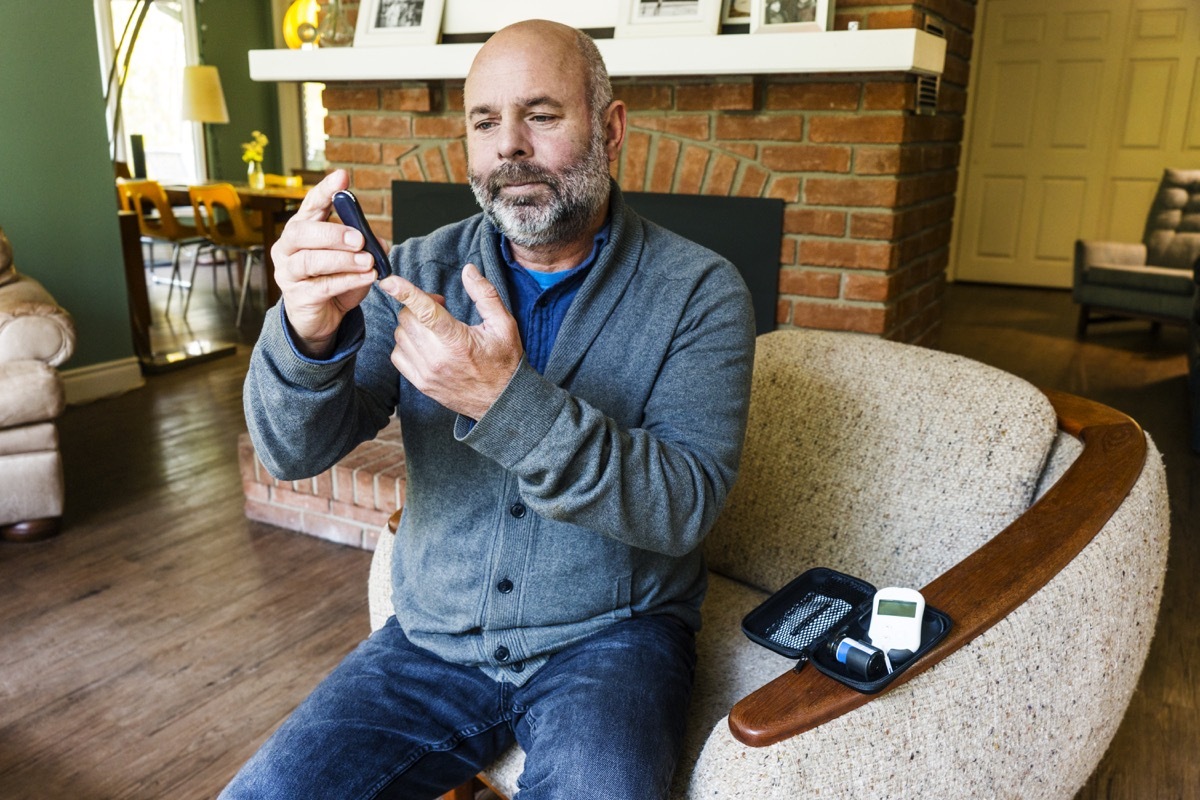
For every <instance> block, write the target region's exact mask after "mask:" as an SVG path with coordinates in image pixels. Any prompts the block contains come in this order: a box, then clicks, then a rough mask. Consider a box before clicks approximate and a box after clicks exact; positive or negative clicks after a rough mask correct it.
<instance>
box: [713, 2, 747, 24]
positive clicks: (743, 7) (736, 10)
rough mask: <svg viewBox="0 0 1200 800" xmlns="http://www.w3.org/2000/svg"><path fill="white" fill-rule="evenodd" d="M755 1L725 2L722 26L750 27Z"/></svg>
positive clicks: (722, 8)
mask: <svg viewBox="0 0 1200 800" xmlns="http://www.w3.org/2000/svg"><path fill="white" fill-rule="evenodd" d="M753 5H754V0H724V2H722V4H721V24H722V25H749V24H750V16H751V14H752V13H753V10H752V6H753Z"/></svg>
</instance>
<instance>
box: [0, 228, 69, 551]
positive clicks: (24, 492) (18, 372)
mask: <svg viewBox="0 0 1200 800" xmlns="http://www.w3.org/2000/svg"><path fill="white" fill-rule="evenodd" d="M74 350H75V326H74V323H73V322H72V321H71V317H70V315H69V314H68V313H67V312H66V311H64V310H63V309H62V308H60V307H59V306H58V304H57V303H55V302H54V298H53V297H51V296H50V293H49V292H47V291H46V290H45V288H43V287H42V285H41V284H40V283H38V282H37V281H35V280H34V279H32V278H30V277H28V276H27V275H22V274H20V273H19V272H17V270H16V268H15V266H14V264H13V253H12V245H11V244H10V243H9V241H8V238H7V237H6V236H5V235H4V231H3V229H0V538H3V539H5V540H8V541H32V540H36V539H44V538H46V537H48V536H53V535H54V534H55V533H57V532H58V528H59V520H60V518H61V517H62V512H63V475H62V459H61V457H60V455H59V451H58V432H57V430H56V429H55V427H54V419H55V418H56V417H57V416H58V415H59V414H61V413H62V411H63V407H64V399H63V387H62V380H61V379H60V378H59V375H58V372H57V370H55V367H57V366H58V365H60V364H62V363H63V362H64V361H66V360H67V359H68V358H70V357H71V353H72V352H74Z"/></svg>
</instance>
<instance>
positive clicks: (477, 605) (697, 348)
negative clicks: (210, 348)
mask: <svg viewBox="0 0 1200 800" xmlns="http://www.w3.org/2000/svg"><path fill="white" fill-rule="evenodd" d="M467 262H472V263H474V264H476V265H477V266H479V267H480V269H481V270H482V271H483V274H484V275H485V276H486V277H487V279H488V280H489V281H491V282H492V284H493V285H495V286H496V287H497V289H498V291H499V292H500V295H501V297H502V298H503V299H504V301H505V304H506V305H509V307H511V304H510V303H509V297H508V286H507V281H506V277H505V270H506V269H507V267H506V265H505V264H504V261H503V259H502V258H501V255H500V247H499V238H498V235H497V234H496V232H495V230H494V229H493V228H492V226H491V225H490V224H488V223H487V222H486V220H485V219H484V218H483V216H482V215H476V216H474V217H472V218H470V219H467V220H465V221H463V222H460V223H457V224H454V225H450V226H447V227H445V228H442V229H440V230H438V231H435V232H434V233H432V234H430V235H429V236H425V237H421V238H416V239H411V240H409V241H407V242H405V243H404V244H402V245H400V246H398V247H395V248H393V249H392V252H391V264H392V269H393V270H394V271H395V272H397V273H399V274H401V275H404V276H405V277H407V278H409V279H410V280H412V281H413V282H414V283H415V284H416V285H418V286H420V287H421V288H423V289H425V290H426V291H429V292H437V293H440V294H442V295H444V296H445V298H446V307H447V308H448V309H449V310H450V312H451V313H452V314H453V315H454V316H455V317H456V318H458V319H461V320H465V321H467V322H469V323H470V324H475V323H478V322H479V316H478V314H477V313H476V312H475V309H474V306H473V305H472V303H471V301H470V298H469V297H468V296H467V294H466V291H465V290H464V289H463V286H462V282H461V278H460V270H461V268H462V265H463V264H465V263H467ZM360 308H361V317H360V316H359V315H358V312H357V311H356V312H354V313H352V314H351V315H349V316H348V317H347V320H346V322H345V323H344V324H343V329H344V332H345V336H344V338H346V339H348V340H349V344H343V345H341V346H342V348H343V349H344V350H346V351H348V352H347V353H346V354H344V355H343V356H342V357H340V358H336V359H334V360H332V361H328V362H316V361H311V360H308V359H305V358H303V357H301V356H300V355H299V354H297V353H296V351H295V350H294V348H293V347H292V346H291V345H290V343H289V340H288V337H287V334H286V332H285V330H284V326H283V324H282V323H281V317H280V315H279V312H278V310H274V311H273V312H272V313H271V314H270V315H269V316H268V318H267V320H266V322H265V323H264V326H263V333H262V335H261V337H260V338H259V341H258V344H257V345H256V346H255V349H254V354H253V357H252V359H251V365H250V372H249V374H248V376H247V379H246V389H245V407H246V418H247V422H248V424H249V427H250V432H251V435H252V436H253V439H254V444H255V448H256V449H257V451H258V454H259V456H260V457H261V458H262V460H263V462H264V463H265V464H266V466H267V467H268V469H269V470H270V471H271V473H272V474H273V475H275V476H276V477H278V478H281V479H296V478H300V477H306V476H311V475H315V474H317V473H320V472H322V471H323V470H325V469H327V468H329V467H330V466H331V465H333V464H334V463H336V462H337V461H338V460H339V459H340V458H342V457H343V456H344V455H346V454H347V453H348V452H349V451H350V450H352V449H353V448H354V447H355V446H357V445H358V444H359V443H360V442H362V441H365V440H367V439H370V438H372V437H373V436H374V435H375V434H376V433H377V432H378V430H379V429H380V428H382V427H383V426H384V425H385V424H386V423H387V421H388V418H389V417H390V416H391V415H392V414H393V413H395V412H396V411H397V410H398V413H399V415H400V420H401V428H402V431H403V435H404V446H405V453H406V457H407V492H406V495H407V496H406V500H405V504H404V513H403V516H402V519H401V523H400V528H399V530H398V531H397V534H396V536H397V540H396V551H395V552H396V556H395V559H394V567H393V573H394V574H393V583H394V595H393V604H394V607H395V611H396V617H397V619H398V621H399V623H400V625H401V626H402V628H403V630H404V631H405V633H406V634H407V636H408V637H409V638H410V639H411V640H412V641H413V642H414V643H415V644H418V645H419V646H421V647H424V648H426V649H428V650H431V651H433V652H434V653H437V654H438V655H440V656H442V657H443V658H446V659H448V660H451V661H455V662H458V663H463V664H474V665H478V666H479V667H480V668H482V669H484V670H485V671H486V672H487V673H488V674H490V675H491V676H492V677H494V678H496V679H498V680H507V681H510V682H513V683H518V684H519V683H523V682H524V680H526V679H527V678H528V677H529V675H531V674H532V673H533V672H534V671H535V670H536V669H537V668H538V667H539V666H541V664H542V663H544V661H545V659H546V657H547V656H548V655H549V654H551V653H553V652H554V651H556V650H558V649H561V648H562V647H564V646H566V645H568V644H570V643H572V642H575V641H577V640H579V639H581V638H583V637H585V636H587V635H588V634H590V633H593V632H595V631H597V630H600V629H601V628H603V627H604V626H606V625H608V624H610V623H612V622H613V621H615V620H619V619H622V618H625V617H629V616H632V615H635V614H662V613H666V614H672V615H675V616H676V617H678V618H679V619H681V620H682V621H683V622H684V623H685V624H687V625H689V626H691V627H693V628H696V629H698V628H699V624H700V615H699V608H700V603H701V600H702V599H703V595H704V589H705V572H704V565H703V558H702V556H701V553H700V550H699V545H700V542H701V540H702V539H703V538H704V536H705V534H706V533H707V532H708V531H709V529H710V528H711V527H712V524H713V521H714V520H715V518H716V516H717V514H718V513H719V511H720V510H721V507H722V505H723V504H724V502H725V498H726V496H727V494H728V492H729V489H730V487H731V486H732V485H733V481H734V478H735V476H736V473H737V465H738V460H739V458H740V455H741V447H742V438H743V434H744V432H745V425H746V413H747V405H748V402H749V390H750V372H751V368H752V364H753V351H754V318H753V311H752V308H751V305H750V298H749V294H748V292H747V291H746V288H745V285H744V283H743V282H742V280H741V277H740V276H739V275H738V273H737V270H736V269H735V268H734V267H733V265H732V264H730V263H729V262H728V261H726V260H724V259H722V258H720V257H719V256H717V255H716V254H714V253H712V252H710V251H708V250H705V249H704V248H702V247H700V246H698V245H696V244H694V243H692V242H690V241H688V240H686V239H683V238H681V237H679V236H677V235H675V234H673V233H671V232H669V231H667V230H665V229H664V228H662V227H659V226H657V225H655V224H653V223H651V222H649V221H647V220H644V219H642V218H641V217H639V216H638V215H637V214H635V213H634V212H633V211H632V210H631V209H629V208H628V207H626V206H625V204H624V201H623V199H622V198H621V194H620V191H619V190H618V189H616V187H615V186H614V188H613V197H612V236H611V238H610V240H609V242H608V244H607V245H606V246H605V248H604V249H603V250H602V251H601V253H600V256H599V258H598V260H597V262H596V264H595V265H594V266H593V267H592V268H591V271H590V274H589V275H588V276H587V278H586V279H585V281H584V283H583V285H582V286H581V287H580V290H579V293H578V295H577V296H576V297H575V300H574V302H573V303H572V305H571V307H570V309H569V310H568V312H567V315H566V318H565V319H564V320H563V323H562V327H561V329H560V332H559V335H558V339H557V341H556V342H555V345H554V349H553V351H552V353H551V356H550V361H549V363H548V364H547V367H546V371H545V375H544V376H543V375H539V374H538V373H537V372H536V371H535V370H534V369H533V368H531V367H530V366H529V365H528V363H527V362H524V361H523V362H522V364H521V365H520V367H518V369H517V372H516V373H515V374H514V375H513V377H512V379H511V380H510V382H509V384H508V386H507V387H506V389H505V390H504V392H503V394H502V395H501V396H500V398H499V400H498V401H497V402H496V403H495V404H494V405H493V406H492V408H491V409H490V410H489V411H488V412H487V413H486V414H485V415H484V416H483V418H482V419H480V420H478V421H477V422H475V421H472V420H468V419H465V418H462V417H458V416H456V415H455V414H454V413H452V412H450V411H449V410H447V409H446V408H444V407H443V406H441V405H439V404H437V403H435V402H433V401H432V400H430V399H429V398H428V397H425V396H424V395H422V394H421V393H419V392H418V391H417V390H416V389H414V388H413V387H412V385H411V384H409V383H408V382H407V381H406V380H404V379H403V377H401V376H400V375H399V374H398V373H397V371H396V369H395V367H394V366H393V365H392V364H391V362H390V361H389V359H388V356H389V353H390V351H391V348H392V345H393V340H392V331H393V329H394V328H395V319H396V313H397V309H398V306H397V304H396V303H395V301H393V300H392V298H390V297H389V296H387V295H386V294H385V293H383V292H382V291H380V290H379V289H378V288H376V289H374V290H373V291H372V292H371V293H370V295H369V296H368V297H367V299H366V300H365V301H364V302H363V304H362V306H361V307H360ZM364 324H365V337H363V336H362V334H361V330H362V328H361V326H362V325H364ZM356 330H357V331H358V334H357V337H358V339H359V341H355V336H356V333H355V332H356Z"/></svg>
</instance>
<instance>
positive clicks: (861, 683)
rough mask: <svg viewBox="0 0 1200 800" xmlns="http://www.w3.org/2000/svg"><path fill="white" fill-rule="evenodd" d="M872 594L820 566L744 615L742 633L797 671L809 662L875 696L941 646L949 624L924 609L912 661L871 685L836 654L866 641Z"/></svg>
mask: <svg viewBox="0 0 1200 800" xmlns="http://www.w3.org/2000/svg"><path fill="white" fill-rule="evenodd" d="M875 591H876V589H875V587H874V586H872V585H871V584H869V583H867V582H866V581H864V580H862V579H861V578H856V577H854V576H852V575H846V574H845V573H842V572H837V571H835V570H832V569H826V568H824V567H817V568H815V569H810V570H808V571H807V572H805V573H803V574H802V575H800V576H799V577H798V578H796V579H795V580H793V581H792V582H791V583H789V584H788V585H787V586H784V587H783V588H782V589H780V590H779V591H777V592H775V594H773V595H771V596H770V597H768V598H767V599H766V600H764V601H763V602H762V604H760V605H759V606H758V607H757V608H755V609H754V610H753V611H751V612H750V613H749V614H747V615H746V617H745V619H743V620H742V630H743V631H744V632H745V634H746V636H748V637H749V638H750V640H751V641H753V642H756V643H758V644H760V645H762V646H763V647H766V648H768V649H769V650H773V651H774V652H776V653H779V654H780V655H782V656H786V657H787V658H794V659H798V661H799V663H797V664H796V670H800V669H801V668H802V667H803V666H804V665H805V664H806V663H807V662H809V661H812V663H813V666H815V667H816V668H817V669H818V670H819V671H821V672H822V673H824V674H825V675H828V676H829V677H831V678H833V679H834V680H836V681H840V682H841V683H844V684H846V685H847V686H849V687H851V688H852V689H855V690H857V691H859V692H862V693H863V694H875V693H877V692H880V691H882V690H883V688H884V687H885V686H887V685H888V684H889V683H891V682H892V681H894V680H895V679H896V678H898V677H899V676H900V675H901V674H902V673H903V672H904V671H905V670H906V669H908V667H910V666H911V665H912V664H914V663H916V662H917V660H918V659H920V658H921V656H922V655H924V654H925V653H927V652H928V651H929V649H930V648H931V647H933V646H934V645H935V644H937V643H938V642H939V641H941V640H942V638H943V637H945V635H946V634H947V633H949V632H950V627H951V625H952V623H951V620H950V617H949V616H947V615H946V614H945V613H944V612H942V611H939V610H938V609H936V608H934V607H932V606H930V605H928V604H926V606H925V618H924V620H923V623H922V626H921V646H920V647H919V648H918V649H917V652H915V653H913V654H912V656H911V657H909V656H901V657H902V658H903V660H902V661H900V662H899V663H898V662H897V659H896V658H893V659H892V672H890V673H884V675H883V676H882V677H880V678H876V679H874V680H867V679H864V678H862V677H861V676H859V675H856V674H854V673H853V672H852V671H850V670H849V669H847V667H846V665H845V664H842V663H840V662H838V660H837V658H836V655H835V651H836V648H837V644H838V643H839V642H841V641H842V639H845V638H847V637H849V638H851V639H857V640H859V641H862V642H866V643H869V642H870V639H868V638H867V630H868V628H869V627H870V624H871V605H872V601H873V600H874V599H875ZM895 652H896V651H892V653H895ZM905 653H907V651H905Z"/></svg>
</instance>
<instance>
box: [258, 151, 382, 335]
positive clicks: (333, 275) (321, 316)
mask: <svg viewBox="0 0 1200 800" xmlns="http://www.w3.org/2000/svg"><path fill="white" fill-rule="evenodd" d="M348 185H349V176H347V174H346V171H345V170H340V169H339V170H334V171H333V172H331V173H330V174H329V175H327V176H325V179H324V180H322V181H321V182H320V183H318V184H317V185H316V186H314V187H313V188H312V189H311V190H309V192H308V194H307V195H306V196H305V197H304V202H303V203H301V204H300V210H299V211H297V212H296V215H295V216H293V217H292V218H291V219H290V220H288V223H287V225H286V226H285V227H284V229H283V233H282V235H280V237H279V240H278V241H277V242H275V246H274V247H272V248H271V258H272V259H274V261H275V282H276V283H277V284H279V290H280V293H281V294H282V295H283V302H284V305H285V307H286V308H287V318H288V322H289V323H290V324H291V328H292V333H293V334H294V340H295V343H296V346H297V347H298V348H299V349H300V350H301V351H302V352H303V353H304V354H305V355H308V356H310V357H313V358H325V357H328V356H329V355H330V354H332V352H333V347H334V342H335V340H336V336H337V330H338V326H339V325H341V324H342V319H343V318H344V317H345V316H346V312H348V311H349V310H350V309H352V308H354V307H356V306H357V305H358V304H359V303H361V302H362V301H363V298H364V297H366V296H367V292H369V291H370V290H371V284H372V283H373V282H374V280H375V267H374V262H373V260H372V258H371V255H370V253H366V252H363V244H364V243H363V237H362V234H361V233H359V232H358V231H356V230H355V229H354V228H350V227H347V226H345V225H342V224H340V223H337V222H329V221H328V220H329V213H330V209H331V203H332V200H333V195H334V192H337V191H339V190H341V189H345V188H346V187H347V186H348Z"/></svg>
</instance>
